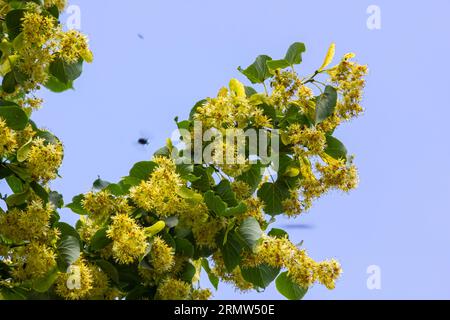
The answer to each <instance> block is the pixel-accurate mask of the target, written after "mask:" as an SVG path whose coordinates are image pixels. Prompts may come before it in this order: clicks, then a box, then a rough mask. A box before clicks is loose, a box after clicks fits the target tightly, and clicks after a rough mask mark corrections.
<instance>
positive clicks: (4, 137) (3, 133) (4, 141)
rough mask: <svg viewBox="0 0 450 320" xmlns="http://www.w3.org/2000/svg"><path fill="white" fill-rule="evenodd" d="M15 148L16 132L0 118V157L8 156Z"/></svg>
mask: <svg viewBox="0 0 450 320" xmlns="http://www.w3.org/2000/svg"><path fill="white" fill-rule="evenodd" d="M16 149H17V140H16V132H15V131H14V130H12V129H10V128H9V127H8V126H7V125H6V122H5V120H3V119H2V118H0V158H3V157H8V156H10V155H11V154H13V153H14V152H15V151H16Z"/></svg>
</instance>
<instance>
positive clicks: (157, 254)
mask: <svg viewBox="0 0 450 320" xmlns="http://www.w3.org/2000/svg"><path fill="white" fill-rule="evenodd" d="M174 254H175V252H174V251H173V249H172V248H171V247H169V246H168V245H167V244H166V243H165V242H164V240H162V239H161V238H160V237H154V238H153V242H152V246H151V249H150V259H151V263H152V266H153V269H154V271H155V272H156V273H158V274H162V273H165V272H167V271H169V270H170V269H172V267H173V266H174V264H175V259H174Z"/></svg>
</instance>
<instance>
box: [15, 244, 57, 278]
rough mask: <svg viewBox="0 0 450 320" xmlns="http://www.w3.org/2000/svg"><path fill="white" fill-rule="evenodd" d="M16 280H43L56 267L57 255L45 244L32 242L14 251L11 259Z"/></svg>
mask: <svg viewBox="0 0 450 320" xmlns="http://www.w3.org/2000/svg"><path fill="white" fill-rule="evenodd" d="M11 261H12V264H13V265H14V268H13V270H12V273H11V274H12V275H13V277H14V278H15V279H18V280H21V281H24V280H34V279H39V278H42V277H43V276H44V275H46V274H47V273H48V272H49V271H50V270H51V269H52V268H53V267H55V266H56V254H55V252H54V251H53V250H52V249H51V248H49V247H48V246H47V245H45V244H41V243H38V242H30V243H29V244H27V245H26V246H24V247H18V248H15V249H14V252H13V254H12V258H11Z"/></svg>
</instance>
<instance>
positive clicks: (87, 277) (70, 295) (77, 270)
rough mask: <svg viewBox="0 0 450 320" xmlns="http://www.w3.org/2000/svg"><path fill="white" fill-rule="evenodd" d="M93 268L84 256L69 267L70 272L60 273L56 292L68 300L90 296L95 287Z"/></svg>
mask: <svg viewBox="0 0 450 320" xmlns="http://www.w3.org/2000/svg"><path fill="white" fill-rule="evenodd" d="M93 283H94V280H93V276H92V270H91V268H89V266H88V264H87V263H86V262H85V261H84V259H83V258H79V259H78V260H77V261H76V262H75V263H74V264H73V265H71V266H70V267H69V270H68V272H66V273H60V274H59V276H58V279H56V286H55V291H56V293H57V294H58V295H59V296H61V297H63V298H64V299H67V300H80V299H86V298H88V296H89V294H90V292H91V290H92V288H93Z"/></svg>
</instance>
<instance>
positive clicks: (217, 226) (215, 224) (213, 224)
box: [192, 218, 226, 248]
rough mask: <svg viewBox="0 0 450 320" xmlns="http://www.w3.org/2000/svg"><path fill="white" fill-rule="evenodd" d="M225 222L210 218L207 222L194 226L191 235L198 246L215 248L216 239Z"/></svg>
mask: <svg viewBox="0 0 450 320" xmlns="http://www.w3.org/2000/svg"><path fill="white" fill-rule="evenodd" d="M225 223H226V222H225V221H224V220H222V219H214V218H210V219H209V220H208V221H205V222H203V223H199V224H196V225H194V226H193V227H192V233H193V235H194V238H195V241H196V243H197V245H198V246H201V247H207V248H216V247H217V244H216V237H217V235H218V233H219V232H220V231H221V230H222V229H223V228H224V226H225Z"/></svg>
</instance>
